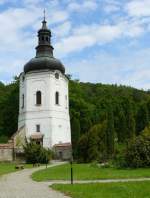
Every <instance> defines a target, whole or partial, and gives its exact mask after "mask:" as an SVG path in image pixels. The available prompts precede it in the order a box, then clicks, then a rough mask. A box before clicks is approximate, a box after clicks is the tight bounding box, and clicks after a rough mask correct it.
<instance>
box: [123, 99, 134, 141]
mask: <svg viewBox="0 0 150 198" xmlns="http://www.w3.org/2000/svg"><path fill="white" fill-rule="evenodd" d="M125 110H126V123H127V130H126V135H125V138H126V139H132V138H133V137H135V118H134V112H133V106H132V103H131V101H130V100H127V101H126V109H125Z"/></svg>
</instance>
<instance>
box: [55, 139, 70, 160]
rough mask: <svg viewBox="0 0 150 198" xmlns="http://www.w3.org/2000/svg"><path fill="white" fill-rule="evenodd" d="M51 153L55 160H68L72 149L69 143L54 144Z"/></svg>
mask: <svg viewBox="0 0 150 198" xmlns="http://www.w3.org/2000/svg"><path fill="white" fill-rule="evenodd" d="M53 151H54V154H55V158H56V159H60V160H70V159H71V156H72V153H71V151H72V149H71V144H70V143H64V144H55V145H54V147H53Z"/></svg>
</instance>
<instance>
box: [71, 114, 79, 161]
mask: <svg viewBox="0 0 150 198" xmlns="http://www.w3.org/2000/svg"><path fill="white" fill-rule="evenodd" d="M79 138H80V122H79V120H78V119H77V118H76V117H74V118H72V120H71V140H72V148H73V157H74V158H76V157H77V146H78V141H79Z"/></svg>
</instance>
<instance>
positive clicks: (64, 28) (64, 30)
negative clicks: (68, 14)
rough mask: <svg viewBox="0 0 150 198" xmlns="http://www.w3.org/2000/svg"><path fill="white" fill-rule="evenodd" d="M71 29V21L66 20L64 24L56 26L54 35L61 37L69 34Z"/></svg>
mask: <svg viewBox="0 0 150 198" xmlns="http://www.w3.org/2000/svg"><path fill="white" fill-rule="evenodd" d="M70 31H71V22H70V21H65V22H64V23H63V24H61V25H58V26H56V27H54V29H53V32H54V36H55V37H57V38H59V37H61V38H62V37H64V36H67V35H68V34H69V33H70Z"/></svg>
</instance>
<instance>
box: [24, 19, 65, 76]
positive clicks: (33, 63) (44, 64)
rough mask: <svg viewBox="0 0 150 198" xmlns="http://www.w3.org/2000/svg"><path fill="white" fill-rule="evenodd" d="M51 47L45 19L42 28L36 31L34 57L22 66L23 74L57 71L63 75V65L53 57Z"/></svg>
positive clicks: (49, 33) (49, 32)
mask: <svg viewBox="0 0 150 198" xmlns="http://www.w3.org/2000/svg"><path fill="white" fill-rule="evenodd" d="M53 49H54V48H53V46H52V45H51V31H50V30H49V29H48V28H47V26H46V21H45V18H44V20H43V22H42V28H41V29H40V30H39V31H38V46H37V47H36V57H35V58H32V59H31V60H30V61H29V62H28V63H26V64H25V66H24V72H25V73H27V72H30V71H35V70H43V69H49V70H59V71H61V72H62V73H65V67H64V66H63V64H62V63H61V62H60V61H59V60H58V59H56V58H54V56H53Z"/></svg>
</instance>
